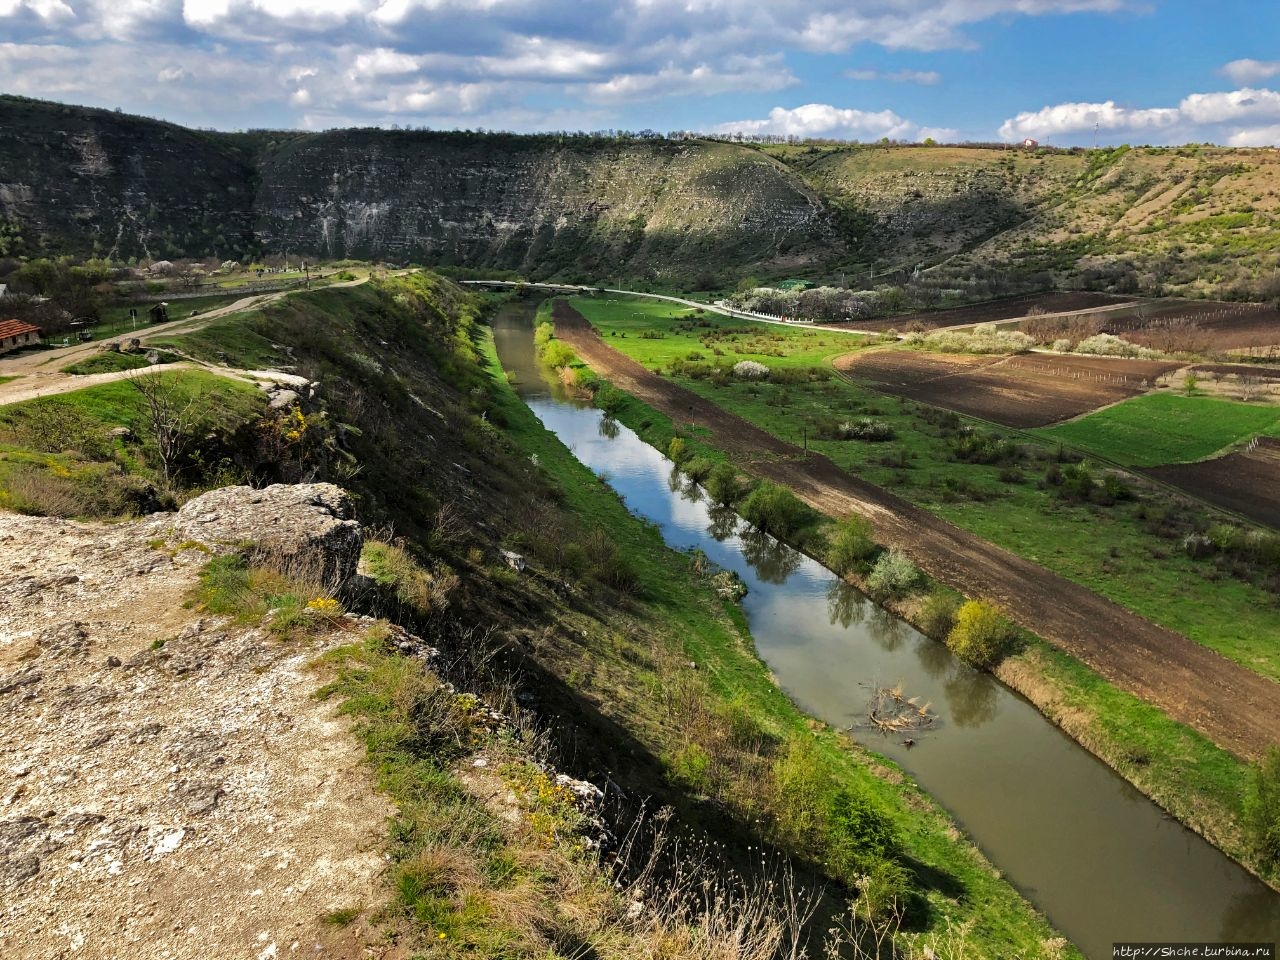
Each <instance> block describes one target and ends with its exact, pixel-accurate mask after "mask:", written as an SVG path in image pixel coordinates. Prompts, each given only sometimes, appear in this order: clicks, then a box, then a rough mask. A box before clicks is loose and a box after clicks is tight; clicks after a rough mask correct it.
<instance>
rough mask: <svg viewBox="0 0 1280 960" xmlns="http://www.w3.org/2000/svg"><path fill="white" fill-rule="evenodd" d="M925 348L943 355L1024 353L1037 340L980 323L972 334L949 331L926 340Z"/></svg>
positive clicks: (1014, 331) (1017, 331)
mask: <svg viewBox="0 0 1280 960" xmlns="http://www.w3.org/2000/svg"><path fill="white" fill-rule="evenodd" d="M924 344H925V346H927V347H929V348H931V349H933V350H939V351H941V352H943V353H1022V352H1023V351H1024V350H1030V349H1031V348H1032V347H1033V346H1035V340H1034V339H1032V338H1031V337H1029V336H1027V335H1026V334H1025V333H1022V332H1021V331H1019V330H1000V329H998V328H997V327H996V326H995V325H994V324H991V323H980V324H978V326H976V327H974V328H973V330H972V332H963V331H959V330H947V331H944V332H941V333H935V334H931V335H929V336H928V337H925V338H924Z"/></svg>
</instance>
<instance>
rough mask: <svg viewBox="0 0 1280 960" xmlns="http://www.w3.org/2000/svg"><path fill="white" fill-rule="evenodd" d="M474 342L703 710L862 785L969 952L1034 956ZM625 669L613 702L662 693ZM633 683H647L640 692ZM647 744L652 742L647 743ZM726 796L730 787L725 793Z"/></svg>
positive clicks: (1001, 887)
mask: <svg viewBox="0 0 1280 960" xmlns="http://www.w3.org/2000/svg"><path fill="white" fill-rule="evenodd" d="M486 351H487V353H488V358H489V362H490V365H491V369H492V370H493V372H494V374H495V379H496V381H497V384H498V392H497V399H496V403H497V419H499V420H500V421H501V422H503V423H505V424H506V429H507V433H508V435H509V436H511V437H512V438H513V440H514V441H515V442H516V444H517V445H518V446H519V448H520V449H521V451H523V452H524V453H525V454H526V455H536V456H537V460H538V463H539V464H540V465H541V468H542V469H543V470H545V471H546V472H547V473H548V474H549V475H550V476H551V477H552V478H553V479H554V480H555V481H556V484H557V486H558V488H559V489H560V490H561V491H562V493H563V497H564V505H565V507H566V508H567V509H568V510H569V511H570V512H571V513H572V514H573V515H575V516H576V517H578V518H580V519H581V520H582V522H584V523H585V524H587V525H589V526H596V527H599V528H602V529H604V530H605V531H606V532H607V534H608V536H609V538H610V540H611V541H612V542H613V543H614V544H616V546H617V549H618V550H619V552H620V553H621V554H622V555H623V556H624V557H625V559H626V561H627V563H628V564H629V565H630V566H631V568H632V569H633V570H634V571H635V573H636V575H637V577H638V579H639V581H640V582H641V583H643V585H644V592H643V600H642V601H638V602H639V603H641V607H640V608H639V610H637V616H636V619H637V620H638V621H639V622H641V623H644V624H647V625H657V627H656V629H659V630H660V631H661V632H663V633H664V634H665V635H666V636H668V637H672V638H679V639H678V640H676V641H675V642H677V643H679V644H680V645H681V649H680V650H679V653H678V654H677V656H678V657H679V658H681V659H687V660H691V661H693V662H696V663H697V664H698V665H699V670H698V671H697V674H696V676H697V677H698V681H697V682H698V683H705V685H706V686H705V695H704V696H705V701H704V702H705V705H706V709H708V710H711V711H713V712H714V711H717V710H726V711H727V710H729V709H730V705H731V704H736V705H737V707H736V709H741V710H745V711H746V712H747V713H748V715H749V717H750V722H751V723H752V724H754V725H756V726H757V727H759V728H760V729H762V730H764V731H767V732H768V733H769V734H770V735H771V736H773V737H777V738H781V739H783V740H784V741H796V742H801V743H804V744H807V745H808V747H806V749H810V748H811V749H812V752H813V756H814V758H815V760H814V763H815V764H816V769H815V772H814V776H815V777H817V778H818V779H820V780H821V779H824V778H830V779H831V781H832V782H834V783H837V784H841V785H845V786H847V787H850V788H853V789H855V790H858V791H863V792H865V793H866V794H867V795H869V796H871V797H872V798H874V801H875V802H876V803H877V804H878V805H880V806H881V807H883V808H884V809H886V810H888V811H890V813H891V817H892V820H893V823H894V825H895V826H896V828H897V830H898V832H899V833H900V835H901V837H902V842H903V845H904V847H905V848H906V851H907V853H908V855H909V856H910V857H912V858H914V859H916V860H918V861H919V862H921V863H923V864H926V865H928V867H930V868H931V869H934V870H938V871H941V872H942V873H944V874H946V875H948V876H950V877H952V878H954V879H955V880H956V881H958V882H959V883H960V885H961V886H962V887H963V888H964V894H963V895H962V896H961V898H960V899H961V903H960V904H957V903H955V902H953V901H949V900H948V899H947V898H945V897H942V896H941V895H940V894H939V892H938V891H936V890H933V891H929V892H928V894H927V896H928V899H929V902H930V904H931V906H932V907H933V908H934V909H935V910H936V911H937V912H938V917H939V918H941V917H951V918H953V919H955V920H957V921H959V922H963V921H964V919H965V918H966V917H967V916H974V917H975V919H976V920H977V924H976V926H975V928H974V933H973V937H974V938H975V940H976V942H975V943H974V944H973V946H974V948H975V951H974V952H975V953H977V954H978V955H986V956H993V957H994V956H1010V955H1014V954H1023V953H1030V954H1036V953H1038V952H1039V949H1040V944H1041V943H1042V942H1043V939H1044V937H1046V936H1048V935H1049V932H1048V930H1047V928H1046V927H1045V926H1044V924H1043V922H1042V921H1041V920H1040V919H1039V918H1038V917H1036V915H1035V914H1034V911H1033V910H1032V909H1031V908H1030V907H1029V906H1028V905H1027V904H1026V903H1025V902H1023V901H1022V900H1021V898H1020V897H1019V896H1018V895H1017V894H1016V893H1015V892H1014V891H1013V890H1012V889H1011V888H1010V887H1008V886H1007V885H1006V884H1005V883H1004V882H1003V881H1000V880H997V879H996V878H995V877H994V876H993V875H992V873H991V871H990V868H989V867H988V866H986V865H985V864H984V863H983V862H982V859H981V856H980V854H978V853H977V851H976V850H974V849H973V848H972V847H970V846H969V845H967V844H964V843H957V842H956V841H955V840H954V839H952V838H951V837H952V836H954V834H950V831H951V827H950V824H949V823H948V820H947V818H946V816H945V815H944V814H943V813H942V812H941V811H940V810H939V809H938V808H937V807H935V806H934V805H933V804H932V803H931V802H930V801H929V800H928V799H927V798H926V797H925V795H923V794H922V793H920V792H919V790H918V788H916V787H915V786H914V785H913V784H911V782H910V781H909V780H907V781H906V782H905V783H903V784H899V785H895V784H893V783H890V782H888V781H886V780H883V779H880V778H879V777H877V776H875V775H874V774H873V773H872V772H871V771H870V769H869V768H868V766H867V764H868V763H869V762H874V763H875V764H877V765H887V764H886V762H885V761H883V760H882V759H881V758H878V757H874V758H873V757H872V756H870V755H868V754H867V753H865V752H864V751H862V750H861V749H860V748H859V747H857V746H856V744H854V743H853V742H852V741H851V740H850V739H849V738H848V737H847V736H845V735H844V734H842V733H838V732H836V731H833V730H831V729H829V728H825V727H822V726H821V725H818V724H815V723H814V722H813V721H811V720H810V719H809V718H807V717H805V716H804V715H803V714H802V713H801V712H800V711H799V710H798V709H797V708H796V707H795V705H794V704H793V703H792V702H791V701H790V700H789V699H788V698H787V696H786V695H785V694H784V693H783V692H782V691H781V690H779V689H778V688H777V686H775V685H774V683H773V682H772V680H771V678H770V676H769V673H768V669H767V667H766V666H765V665H764V664H763V663H762V662H761V661H760V660H759V659H758V658H757V657H756V656H755V654H754V650H753V645H752V644H751V640H750V634H749V632H748V628H747V626H746V622H745V620H744V618H743V617H742V615H741V612H740V611H739V610H738V609H737V608H736V607H734V606H732V605H726V604H724V603H722V602H720V601H718V600H716V599H715V598H714V597H713V596H711V595H709V593H708V591H707V590H705V589H702V588H696V587H695V588H691V577H690V574H689V572H688V571H689V567H688V560H687V558H685V557H684V556H683V555H681V554H677V553H674V552H673V551H671V550H670V549H669V548H667V547H666V546H665V544H664V543H663V542H662V538H661V534H660V532H659V531H658V530H657V528H656V527H654V526H652V525H649V524H646V523H643V522H642V521H639V520H637V519H636V518H634V517H632V516H631V515H630V514H629V513H628V512H627V510H626V508H625V505H624V504H623V503H622V502H621V501H620V500H619V499H618V498H617V496H616V495H615V494H614V493H613V492H612V491H611V490H609V489H608V488H607V487H606V486H604V485H602V484H601V483H600V482H599V481H598V479H597V478H596V477H595V476H594V475H593V474H592V473H591V472H590V471H589V470H588V469H587V468H586V467H585V466H583V465H582V464H581V463H579V462H578V461H577V460H576V459H575V458H574V457H573V456H572V455H571V454H570V453H569V452H568V451H567V450H566V449H565V448H564V447H563V445H562V444H561V443H560V441H559V440H558V439H557V438H556V437H555V436H554V435H553V434H551V433H550V432H548V431H547V430H545V429H544V428H543V427H542V425H541V424H540V423H538V421H537V420H536V418H534V417H533V415H532V413H531V412H530V411H529V410H528V408H527V407H525V406H524V404H523V403H521V402H520V401H519V400H518V398H516V397H515V396H514V394H513V393H511V392H510V388H509V387H507V386H506V384H505V380H503V378H502V377H501V373H500V368H499V366H498V362H497V359H496V357H495V356H494V355H493V353H492V346H491V342H489V343H486ZM692 582H694V583H696V581H692ZM623 642H624V641H623V640H622V639H621V638H619V639H615V640H613V641H610V643H612V644H615V645H620V644H623ZM607 650H608V645H607V644H606V646H605V649H604V651H601V650H598V649H596V648H595V644H591V643H588V644H584V647H583V649H582V652H581V653H580V654H579V655H578V664H577V669H578V670H579V671H580V672H582V673H584V675H588V676H589V675H593V674H596V673H599V674H607V673H609V668H608V666H607V664H602V663H598V662H597V663H593V662H592V661H593V660H597V659H598V658H600V657H602V656H604V657H607ZM618 669H621V668H618ZM631 669H632V673H631V676H630V678H629V679H627V680H625V681H618V682H617V683H616V685H615V686H611V687H608V691H609V692H608V696H607V697H606V701H608V702H614V706H615V708H616V709H620V710H628V711H630V710H640V711H652V710H653V709H654V707H655V705H656V704H657V703H658V702H661V700H662V699H663V698H664V694H663V691H664V690H670V689H672V686H673V679H672V678H670V677H666V676H663V675H662V674H660V673H658V672H655V671H653V670H652V669H648V668H641V669H640V670H638V671H636V669H635V668H634V667H633V668H631ZM685 673H686V675H687V674H688V671H685ZM583 682H587V681H586V680H584V681H583ZM591 683H592V686H593V688H596V687H599V688H601V689H604V687H603V684H602V681H600V680H599V679H595V680H592V681H591ZM645 690H648V691H650V692H649V694H648V697H647V698H646V697H645V696H644V694H643V691H645ZM638 691H639V692H638ZM646 699H647V703H646ZM629 726H631V728H632V729H640V730H644V731H650V730H654V729H655V728H658V727H660V724H659V723H658V722H657V721H656V720H649V721H642V722H640V723H639V724H635V725H630V724H629ZM656 749H658V750H663V747H662V745H661V744H658V745H657V746H656ZM697 757H698V752H697V750H694V749H693V748H692V747H686V748H685V749H684V750H683V751H680V752H677V753H673V754H671V763H672V770H673V773H674V774H675V775H677V776H678V775H680V772H681V771H684V773H685V774H687V775H693V774H692V773H689V771H691V770H692V771H693V772H694V773H697V774H698V776H702V773H701V770H702V766H703V765H702V764H701V763H694V760H695V759H697ZM766 769H768V768H766ZM735 795H736V794H734V792H733V790H730V796H735ZM949 834H950V835H949ZM939 922H940V921H939Z"/></svg>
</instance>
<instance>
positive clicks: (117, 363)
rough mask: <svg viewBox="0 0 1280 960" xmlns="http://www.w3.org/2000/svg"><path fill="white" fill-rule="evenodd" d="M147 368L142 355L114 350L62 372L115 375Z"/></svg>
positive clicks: (171, 357) (81, 361)
mask: <svg viewBox="0 0 1280 960" xmlns="http://www.w3.org/2000/svg"><path fill="white" fill-rule="evenodd" d="M173 359H174V358H173V356H172V355H170V356H169V357H168V359H167V360H166V359H162V360H161V362H162V363H172V362H173ZM149 366H151V363H150V361H149V360H147V356H146V354H144V353H116V352H115V351H114V350H104V351H103V352H102V353H98V354H94V355H93V356H92V357H89V358H88V359H87V360H77V361H76V362H75V363H69V364H67V365H66V366H65V367H63V368H62V372H63V373H70V374H73V375H76V376H84V375H87V374H93V373H116V372H117V371H120V370H140V369H141V368H142V367H149Z"/></svg>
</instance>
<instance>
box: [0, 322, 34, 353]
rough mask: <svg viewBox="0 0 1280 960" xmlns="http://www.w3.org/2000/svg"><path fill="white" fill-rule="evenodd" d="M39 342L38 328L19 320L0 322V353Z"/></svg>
mask: <svg viewBox="0 0 1280 960" xmlns="http://www.w3.org/2000/svg"><path fill="white" fill-rule="evenodd" d="M39 342H40V328H39V327H33V326H32V325H31V324H29V323H23V322H22V321H21V320H0V353H8V352H9V351H10V350H17V349H18V348H19V347H25V346H27V345H28V344H37V343H39Z"/></svg>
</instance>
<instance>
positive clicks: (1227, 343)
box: [1102, 300, 1280, 353]
mask: <svg viewBox="0 0 1280 960" xmlns="http://www.w3.org/2000/svg"><path fill="white" fill-rule="evenodd" d="M1102 329H1103V331H1104V332H1106V333H1114V334H1116V335H1117V336H1120V337H1124V339H1126V340H1128V341H1130V342H1131V343H1137V344H1141V345H1142V346H1144V347H1152V348H1154V349H1156V350H1163V351H1165V352H1168V353H1182V352H1186V353H1204V352H1208V351H1211V350H1242V349H1254V350H1262V351H1264V352H1265V351H1266V348H1268V347H1276V346H1278V345H1280V311H1277V310H1276V308H1275V307H1274V306H1272V305H1270V304H1264V303H1227V302H1223V301H1218V300H1157V301H1153V302H1152V304H1151V306H1150V307H1149V308H1148V310H1147V313H1146V316H1143V317H1123V318H1116V317H1105V318H1104V320H1103V323H1102Z"/></svg>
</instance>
